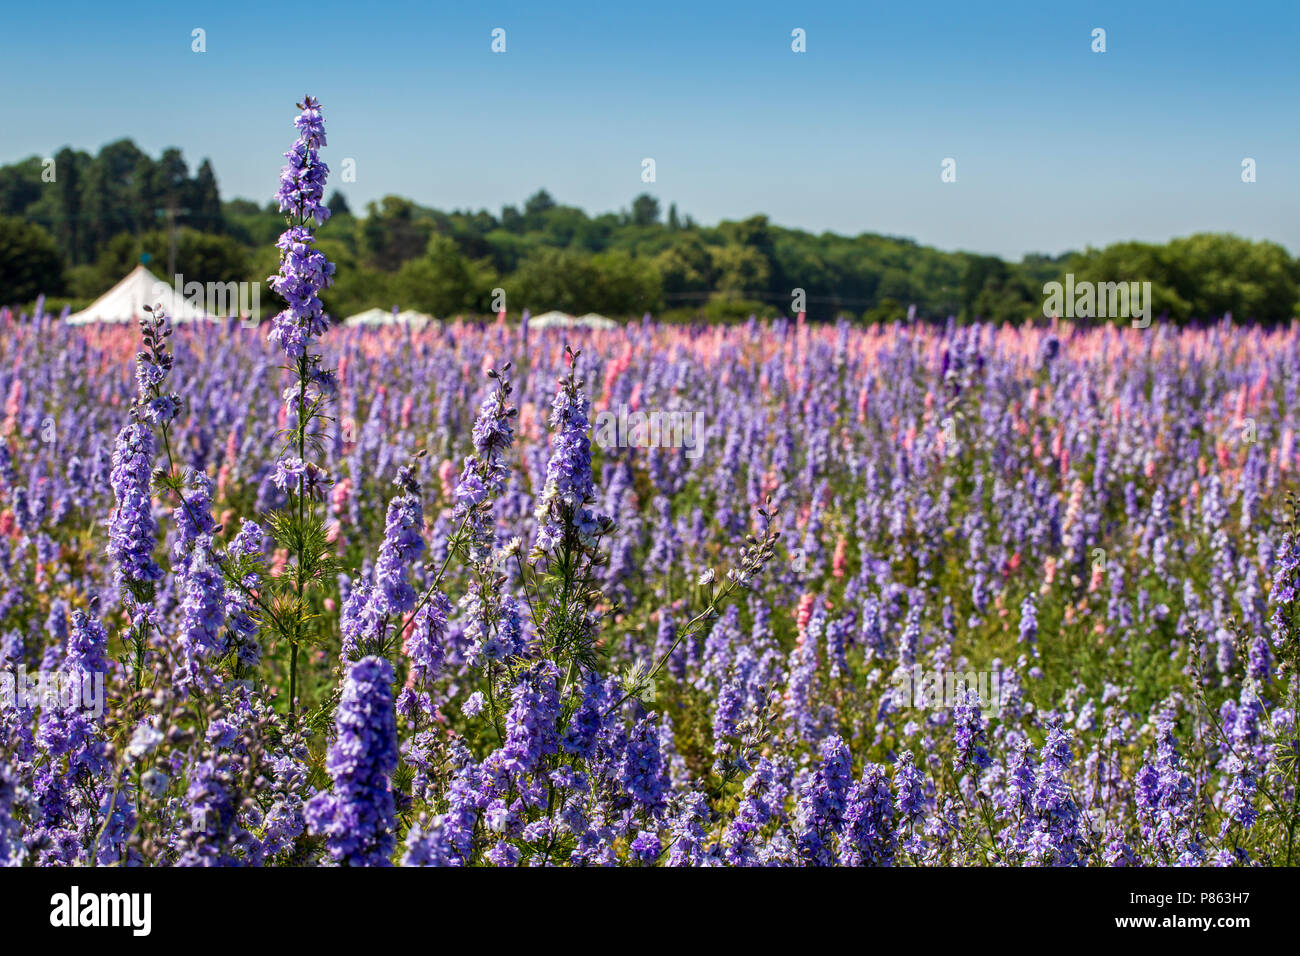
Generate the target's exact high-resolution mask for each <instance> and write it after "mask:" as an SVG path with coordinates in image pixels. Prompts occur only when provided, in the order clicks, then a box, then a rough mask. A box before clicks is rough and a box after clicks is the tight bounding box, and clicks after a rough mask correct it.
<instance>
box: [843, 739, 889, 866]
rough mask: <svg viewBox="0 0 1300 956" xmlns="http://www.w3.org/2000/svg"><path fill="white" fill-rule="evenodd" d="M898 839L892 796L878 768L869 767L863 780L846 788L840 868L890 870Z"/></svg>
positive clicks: (883, 769)
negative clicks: (885, 867)
mask: <svg viewBox="0 0 1300 956" xmlns="http://www.w3.org/2000/svg"><path fill="white" fill-rule="evenodd" d="M896 841H897V835H896V832H895V828H894V795H893V793H892V791H891V790H890V788H889V777H888V775H887V774H886V772H885V768H884V767H882V766H881V765H880V764H874V763H869V764H867V765H866V767H864V768H863V771H862V778H861V779H860V780H857V781H855V782H854V783H853V785H852V786H851V787H849V792H848V796H847V797H846V800H845V807H844V827H843V830H842V831H841V833H840V849H839V863H840V865H841V866H890V865H892V864H893V861H894V847H895V845H896Z"/></svg>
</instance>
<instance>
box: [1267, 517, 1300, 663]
mask: <svg viewBox="0 0 1300 956" xmlns="http://www.w3.org/2000/svg"><path fill="white" fill-rule="evenodd" d="M1298 594H1300V535H1298V534H1296V533H1294V532H1288V533H1287V534H1286V535H1285V536H1284V537H1283V539H1282V543H1281V544H1280V545H1279V546H1278V549H1277V557H1276V559H1275V561H1274V564H1273V587H1272V589H1271V590H1270V591H1269V595H1268V600H1269V603H1270V604H1272V605H1273V614H1272V616H1271V617H1270V618H1269V627H1270V629H1271V631H1272V638H1273V646H1274V647H1275V648H1276V649H1277V650H1278V651H1279V652H1289V653H1291V654H1295V653H1296V649H1297V648H1296V645H1297V641H1300V625H1297V615H1296V607H1297V602H1296V597H1297V595H1298Z"/></svg>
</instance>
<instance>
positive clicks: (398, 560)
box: [374, 462, 424, 615]
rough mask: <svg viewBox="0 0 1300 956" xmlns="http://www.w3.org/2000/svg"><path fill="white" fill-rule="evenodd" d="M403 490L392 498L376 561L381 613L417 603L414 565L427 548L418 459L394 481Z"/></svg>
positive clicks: (399, 611) (377, 600) (407, 608)
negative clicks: (416, 470) (416, 467)
mask: <svg viewBox="0 0 1300 956" xmlns="http://www.w3.org/2000/svg"><path fill="white" fill-rule="evenodd" d="M394 483H395V484H396V485H397V487H398V488H400V489H401V491H402V493H401V494H400V495H397V496H395V497H394V498H393V499H392V500H390V501H389V502H388V519H387V523H386V526H385V529H384V541H383V544H381V545H380V547H379V559H378V560H377V561H376V562H375V580H374V584H375V593H374V601H375V604H376V609H377V610H378V611H379V613H381V614H389V615H395V614H405V613H406V612H408V611H410V610H411V609H412V608H413V607H415V589H414V588H413V587H412V586H411V581H410V567H411V564H412V562H414V561H415V559H416V558H418V557H419V556H420V555H421V554H422V553H423V551H424V539H423V538H422V537H421V536H420V532H421V531H422V530H423V529H424V508H423V506H422V505H421V503H420V483H419V482H418V481H416V480H415V463H414V462H412V463H411V464H408V465H404V466H403V467H402V468H401V469H400V470H399V471H398V473H397V479H396V481H395V482H394Z"/></svg>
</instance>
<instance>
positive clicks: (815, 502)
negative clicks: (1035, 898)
mask: <svg viewBox="0 0 1300 956" xmlns="http://www.w3.org/2000/svg"><path fill="white" fill-rule="evenodd" d="M296 125H297V130H298V139H297V140H296V141H295V142H294V145H293V146H292V147H291V149H290V152H289V154H288V156H289V164H288V165H287V166H286V167H285V170H284V172H283V173H282V178H281V195H280V200H281V208H282V209H284V210H285V211H286V213H287V215H288V217H289V220H290V228H289V230H288V231H287V232H286V233H285V236H284V237H283V238H282V239H281V243H280V247H281V250H282V253H283V257H282V269H281V273H280V275H278V276H276V277H273V278H272V280H271V285H272V288H273V289H274V290H275V291H276V292H277V293H278V294H279V295H280V296H281V297H282V298H283V299H284V300H285V301H286V302H287V303H288V307H287V308H286V309H285V311H284V312H282V313H281V314H280V315H278V316H276V318H275V320H274V323H273V324H271V326H270V327H269V328H270V334H269V335H268V328H267V327H262V328H246V327H243V326H242V325H241V324H239V323H238V322H230V323H196V324H184V325H177V326H172V325H171V323H170V322H169V321H168V320H167V319H166V318H165V317H154V318H152V319H150V320H148V321H146V322H145V323H144V325H143V328H128V327H122V326H86V327H68V326H65V325H63V324H62V323H61V322H60V321H59V319H58V317H56V316H50V315H40V316H36V317H20V316H16V315H13V314H12V313H7V312H6V313H0V327H2V328H3V335H2V336H0V397H3V399H4V402H5V404H4V408H3V412H2V413H0V416H2V417H0V435H2V436H3V445H2V446H0V509H2V514H0V585H2V586H0V671H2V672H3V673H4V675H5V677H4V680H5V683H4V685H3V686H2V687H0V690H4V691H5V694H6V696H5V700H4V702H3V703H4V706H3V707H2V708H0V752H2V753H3V757H4V759H3V764H0V862H4V863H9V864H14V865H57V864H98V865H123V866H126V865H142V864H143V865H186V866H190V865H273V864H276V865H321V864H325V865H329V864H352V865H386V864H389V863H392V864H402V865H412V866H417V865H498V866H508V865H527V866H538V865H571V864H573V865H692V866H694V865H709V866H712V865H737V866H751V865H780V866H785V865H790V866H826V865H850V866H857V865H980V866H983V865H995V866H1020V865H1045V866H1046V865H1051V866H1056V865H1067V866H1085V865H1086V866H1101V865H1107V866H1119V865H1133V864H1145V865H1180V866H1182V865H1207V866H1209V865H1214V866H1223V865H1282V864H1290V863H1296V862H1300V847H1297V846H1296V843H1297V842H1298V841H1297V837H1298V836H1300V834H1298V833H1297V831H1298V830H1300V807H1298V806H1297V798H1298V796H1300V790H1298V789H1297V783H1298V782H1300V768H1298V766H1297V753H1298V750H1297V748H1298V746H1300V742H1298V741H1297V737H1298V736H1300V735H1298V733H1297V727H1296V708H1297V704H1298V702H1300V701H1298V695H1297V670H1296V668H1297V665H1300V646H1298V641H1300V614H1297V610H1296V599H1297V592H1296V589H1297V582H1298V581H1300V543H1298V542H1297V539H1296V537H1295V531H1296V528H1295V521H1296V512H1295V510H1294V507H1293V504H1292V502H1291V500H1290V499H1289V497H1288V492H1289V490H1290V489H1292V488H1293V487H1294V481H1295V473H1296V469H1297V467H1300V458H1298V457H1297V449H1296V447H1295V441H1294V436H1295V433H1296V431H1297V429H1298V428H1300V413H1298V412H1297V408H1298V406H1300V402H1298V401H1297V391H1298V390H1300V329H1297V328H1296V327H1295V326H1294V325H1293V326H1291V327H1289V328H1282V329H1276V330H1272V331H1268V330H1263V329H1258V328H1247V327H1239V326H1234V325H1231V324H1228V323H1223V324H1219V325H1215V326H1212V327H1208V328H1203V329H1181V330H1180V329H1174V328H1171V327H1168V326H1162V325H1161V324H1160V323H1159V322H1157V323H1155V324H1153V325H1152V327H1151V328H1148V329H1145V330H1136V329H1128V328H1123V329H1116V328H1099V327H1085V326H1082V325H1080V326H1071V325H1068V324H1060V325H1057V326H1055V327H1053V328H1050V329H1049V328H1032V327H1028V326H1025V327H1010V326H1003V327H990V326H981V325H971V326H957V325H950V326H948V327H946V328H945V327H934V326H927V325H924V324H917V325H914V326H907V325H897V324H896V325H891V326H883V327H874V328H861V327H850V326H848V325H845V324H840V325H814V324H807V323H803V322H796V321H785V320H779V321H764V322H759V321H750V322H749V323H747V324H741V325H733V326H725V327H707V328H705V327H685V326H668V325H658V324H656V323H654V322H653V321H651V320H649V319H647V320H646V321H644V322H640V323H632V324H629V325H626V326H622V327H620V328H618V329H615V330H610V331H575V330H567V331H566V330H563V329H528V328H527V325H526V323H525V324H520V323H514V322H506V321H504V320H503V321H498V322H496V323H488V324H475V323H468V322H459V321H457V322H448V323H447V324H446V325H445V326H443V327H441V328H437V327H433V326H430V327H426V328H422V329H414V328H404V327H384V328H369V329H358V328H339V327H330V325H329V323H328V321H327V319H326V317H325V316H324V315H323V314H322V312H321V310H320V302H319V299H318V298H316V293H318V292H319V291H320V289H321V288H323V287H324V286H325V285H326V284H328V283H329V281H330V279H331V275H332V273H333V267H332V266H331V265H330V264H329V263H328V262H325V261H324V257H323V256H322V255H321V254H320V253H319V252H318V251H316V250H315V248H314V246H313V239H314V231H315V229H316V228H318V227H321V228H324V229H328V222H327V220H328V210H325V209H324V207H323V206H322V205H321V203H320V197H321V195H322V189H323V184H324V181H325V175H326V173H327V169H326V167H325V165H324V163H323V162H321V160H320V156H319V153H318V150H319V148H321V147H323V146H324V145H325V136H324V127H323V120H322V119H321V115H320V111H319V108H318V105H317V104H315V103H314V102H313V101H310V100H308V101H306V102H305V103H304V104H302V110H301V113H300V114H299V117H298V120H297V123H296ZM637 412H641V413H646V414H650V413H660V414H668V415H675V416H677V417H678V419H679V420H685V421H689V422H695V423H699V426H700V427H699V428H698V429H696V430H695V433H694V434H692V435H691V436H690V438H691V441H690V442H678V443H676V444H673V443H671V442H667V441H664V440H663V438H664V435H662V434H658V435H656V436H650V437H648V436H647V433H645V432H641V433H638V432H637V431H636V430H633V431H632V432H631V433H630V434H628V433H626V432H624V431H621V430H611V429H602V428H601V427H600V423H601V421H602V420H604V419H603V418H602V416H609V415H617V414H620V413H621V414H623V415H624V416H625V417H626V416H627V415H629V414H632V413H637ZM611 434H617V436H619V437H618V440H613V441H611V440H609V436H610V435H611ZM33 686H36V687H38V688H44V689H45V690H47V691H48V690H49V689H50V688H55V689H59V690H63V691H68V690H69V689H71V692H69V693H64V694H62V695H60V694H51V693H37V692H35V691H33V690H32V687H33ZM96 688H99V690H98V691H97V690H96Z"/></svg>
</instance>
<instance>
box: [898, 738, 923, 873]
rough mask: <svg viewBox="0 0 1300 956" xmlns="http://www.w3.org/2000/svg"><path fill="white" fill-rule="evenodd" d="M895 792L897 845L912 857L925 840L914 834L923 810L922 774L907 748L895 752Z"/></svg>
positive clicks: (920, 851) (919, 851)
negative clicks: (896, 760) (896, 753)
mask: <svg viewBox="0 0 1300 956" xmlns="http://www.w3.org/2000/svg"><path fill="white" fill-rule="evenodd" d="M894 792H895V797H894V809H895V811H896V812H897V814H898V816H897V818H896V828H895V833H896V835H897V839H898V844H899V846H900V847H901V848H902V849H903V850H906V851H907V853H908V854H909V855H911V856H912V857H913V858H915V857H917V856H918V855H920V854H921V853H922V852H923V851H924V849H925V840H924V839H923V838H922V837H920V836H919V835H917V833H916V826H917V823H918V822H919V821H920V820H921V819H922V818H923V817H924V815H925V812H926V800H925V774H924V773H923V772H922V771H921V770H920V769H919V768H918V767H917V766H916V758H915V757H913V756H912V751H910V750H905V751H903V752H902V753H901V754H899V755H898V762H897V764H895V766H894Z"/></svg>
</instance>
